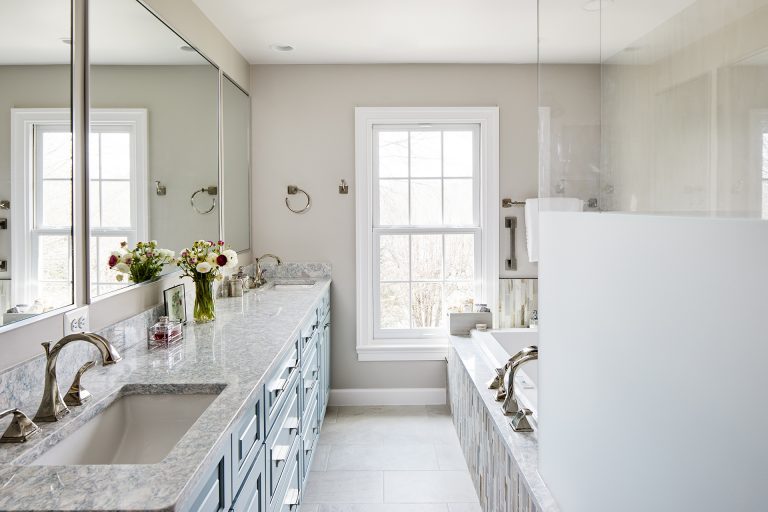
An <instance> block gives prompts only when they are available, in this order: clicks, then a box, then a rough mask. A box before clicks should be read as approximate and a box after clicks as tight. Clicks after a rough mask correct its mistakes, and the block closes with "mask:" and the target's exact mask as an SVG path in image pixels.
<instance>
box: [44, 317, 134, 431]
mask: <svg viewBox="0 0 768 512" xmlns="http://www.w3.org/2000/svg"><path fill="white" fill-rule="evenodd" d="M73 341H87V342H88V343H90V344H91V345H93V346H95V347H96V348H98V349H99V352H101V360H102V363H103V364H104V366H106V365H108V364H115V363H117V362H118V361H120V359H122V358H121V357H120V354H118V353H117V349H115V347H113V346H112V345H111V344H110V343H109V341H107V340H106V339H105V338H103V337H101V336H99V335H98V334H93V333H86V332H83V333H76V334H70V335H68V336H64V337H63V338H61V339H60V340H59V341H57V342H56V343H55V344H54V343H53V342H50V341H47V342H45V343H43V348H44V349H45V355H46V357H47V361H46V363H45V390H44V391H43V400H42V401H41V402H40V407H39V408H38V409H37V414H35V418H34V420H35V421H45V422H49V421H59V420H60V419H61V418H62V417H64V416H65V415H67V414H68V413H69V408H68V407H67V405H66V404H65V403H64V399H63V398H62V396H61V392H60V391H59V383H58V382H57V380H56V360H57V359H58V358H59V352H61V349H63V348H64V347H65V346H67V345H68V344H70V343H71V342H73Z"/></svg>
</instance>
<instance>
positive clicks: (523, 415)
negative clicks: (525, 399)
mask: <svg viewBox="0 0 768 512" xmlns="http://www.w3.org/2000/svg"><path fill="white" fill-rule="evenodd" d="M531 414H532V412H531V410H530V409H526V408H523V409H520V410H519V411H517V412H516V413H515V416H514V417H513V418H512V421H510V422H509V426H510V427H512V430H514V431H515V432H533V427H532V426H531V424H530V423H529V422H528V416H530V415H531Z"/></svg>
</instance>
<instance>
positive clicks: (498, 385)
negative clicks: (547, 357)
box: [488, 346, 538, 402]
mask: <svg viewBox="0 0 768 512" xmlns="http://www.w3.org/2000/svg"><path fill="white" fill-rule="evenodd" d="M534 350H536V351H537V350H538V348H537V347H536V346H531V347H525V348H524V349H523V350H521V351H520V352H518V353H517V354H515V355H513V356H512V357H510V358H509V361H507V364H505V365H504V367H503V368H496V370H495V371H496V376H495V377H494V378H493V379H492V380H491V381H490V382H489V383H488V389H496V390H498V391H497V393H496V401H497V402H501V401H502V400H504V398H505V397H506V396H507V390H506V388H505V387H504V375H505V374H506V373H507V370H508V369H509V366H510V365H511V364H513V363H514V362H515V361H517V360H518V359H520V358H521V357H524V356H527V355H528V354H530V353H531V352H533V351H534Z"/></svg>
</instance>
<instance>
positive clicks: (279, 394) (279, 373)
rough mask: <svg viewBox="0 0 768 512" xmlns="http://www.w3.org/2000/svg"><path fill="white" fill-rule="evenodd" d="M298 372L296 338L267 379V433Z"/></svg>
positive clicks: (297, 343)
mask: <svg viewBox="0 0 768 512" xmlns="http://www.w3.org/2000/svg"><path fill="white" fill-rule="evenodd" d="M298 373H299V340H298V339H296V340H295V341H294V342H293V344H292V345H291V348H290V350H289V351H288V353H286V354H285V355H284V356H283V357H282V358H281V359H280V362H279V363H278V364H277V367H276V369H275V371H274V372H273V373H272V375H271V376H270V377H269V378H268V379H267V389H266V393H265V397H264V404H265V411H266V412H265V415H266V425H267V427H266V428H267V433H269V432H270V431H271V430H272V427H273V425H274V424H275V419H276V418H277V415H278V412H279V411H280V406H281V404H282V403H283V402H284V400H283V399H284V397H286V396H287V395H288V394H289V388H290V386H291V385H292V383H293V377H294V376H295V375H297V374H298Z"/></svg>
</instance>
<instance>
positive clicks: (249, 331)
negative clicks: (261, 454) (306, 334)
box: [0, 278, 330, 511]
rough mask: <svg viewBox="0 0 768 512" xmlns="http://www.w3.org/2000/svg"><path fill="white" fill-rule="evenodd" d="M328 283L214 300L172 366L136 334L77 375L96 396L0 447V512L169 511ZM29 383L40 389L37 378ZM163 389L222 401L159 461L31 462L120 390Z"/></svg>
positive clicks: (211, 460)
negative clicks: (22, 440)
mask: <svg viewBox="0 0 768 512" xmlns="http://www.w3.org/2000/svg"><path fill="white" fill-rule="evenodd" d="M329 286H330V279H328V278H324V279H322V280H319V282H318V286H314V287H312V288H309V289H300V290H289V291H278V290H271V291H268V292H266V293H246V294H245V295H244V296H243V297H237V298H225V299H219V300H217V301H216V315H217V318H216V321H215V322H211V323H208V324H202V325H197V324H194V323H190V324H189V325H188V326H187V329H186V333H185V339H184V342H183V344H182V345H181V346H180V347H179V348H178V349H177V351H174V354H177V355H176V356H175V360H174V361H175V362H174V363H173V364H170V363H169V354H170V352H169V351H166V350H153V351H149V350H148V349H147V348H146V344H145V343H144V332H143V331H141V332H140V336H138V339H137V340H135V342H134V343H133V345H132V346H129V347H128V348H126V349H125V350H124V351H123V352H121V355H122V356H123V360H122V361H120V362H119V363H118V364H116V365H112V366H109V367H97V368H94V369H93V370H91V371H90V372H88V373H87V374H86V375H85V377H84V379H83V384H84V386H85V387H86V388H87V389H88V390H89V391H91V393H92V394H93V395H94V398H93V399H92V400H91V401H90V402H88V403H86V405H85V406H83V407H79V408H73V410H72V413H71V414H69V415H68V416H67V417H65V418H64V419H63V420H62V421H59V422H57V423H54V424H51V423H44V424H42V425H41V426H42V428H43V433H42V434H41V435H38V436H36V437H35V438H33V439H31V440H30V441H29V442H28V443H26V444H24V445H16V446H8V445H5V446H2V445H0V489H1V491H0V510H110V511H114V510H174V509H175V507H177V506H179V504H181V503H183V502H184V501H185V500H187V499H189V498H190V495H189V494H190V493H191V492H192V491H193V490H194V488H195V487H196V485H197V484H199V483H200V481H201V480H202V479H203V478H204V477H206V476H207V474H206V473H205V472H204V471H203V470H204V469H205V468H210V467H211V466H212V465H213V464H215V463H216V461H217V460H218V459H217V457H218V456H219V451H220V450H222V449H223V447H224V446H225V445H226V444H227V443H228V442H229V436H228V435H226V434H227V433H228V431H229V429H230V428H231V427H232V426H233V424H234V423H235V422H236V421H238V420H239V419H240V418H241V417H242V415H243V414H245V413H246V411H245V404H246V403H247V402H248V401H249V400H250V399H252V398H253V397H255V396H256V395H257V394H259V393H261V390H262V384H263V382H264V378H265V375H267V374H268V373H269V372H271V371H272V369H273V366H275V363H276V359H279V358H280V356H281V355H282V354H283V353H285V352H286V351H287V350H288V349H289V347H290V345H291V341H292V340H294V339H295V338H296V337H297V336H298V335H299V329H300V327H301V326H302V325H303V324H304V323H305V322H307V321H308V320H309V319H310V317H311V316H312V315H314V314H315V309H314V308H315V306H316V305H317V303H318V301H319V300H320V299H321V297H322V295H323V293H324V292H325V291H326V290H327V289H328V287H329ZM74 345H75V344H72V345H71V346H74ZM67 349H69V347H67ZM67 349H65V351H66V350H67ZM36 379H37V380H35V381H34V383H39V386H40V388H38V389H41V386H42V372H41V373H40V374H39V375H38V376H37V377H36ZM59 380H60V382H61V383H64V382H66V381H65V380H64V379H62V378H60V379H59ZM62 385H63V384H62ZM169 390H172V391H174V392H176V391H178V392H181V393H202V392H216V393H218V392H220V394H219V395H218V397H217V398H216V399H215V400H214V401H213V402H212V403H211V405H210V406H209V407H208V409H206V411H205V412H204V413H203V414H202V415H201V416H200V417H199V419H198V420H197V422H196V423H195V424H194V425H193V426H192V427H191V429H190V430H189V431H188V432H187V433H186V434H185V435H184V436H183V437H182V438H181V440H180V441H179V443H178V444H177V445H176V446H175V447H174V448H173V449H172V450H171V452H170V453H169V454H168V456H167V457H166V458H165V459H164V460H163V461H162V462H160V463H158V464H151V465H101V466H95V465H94V466H85V465H84V466H34V465H29V463H30V462H32V461H33V460H34V459H35V458H36V457H38V456H39V455H40V454H41V453H43V452H44V451H45V449H47V448H48V447H49V446H51V445H54V444H55V443H56V442H57V441H58V440H60V439H61V438H63V437H64V436H65V435H66V434H67V433H68V432H70V431H71V430H73V429H76V428H77V427H78V426H79V425H81V424H83V423H85V422H86V421H87V420H88V419H90V418H91V417H93V416H94V415H95V414H97V413H98V412H100V411H101V410H103V409H105V408H106V407H108V406H109V405H110V404H111V403H113V402H114V401H115V400H117V399H118V398H120V397H121V396H123V395H124V394H125V393H167V392H168V391H169ZM38 400H39V397H38ZM36 405H37V404H35V406H36ZM33 413H34V411H33ZM148 420H149V421H151V418H150V419H148Z"/></svg>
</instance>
